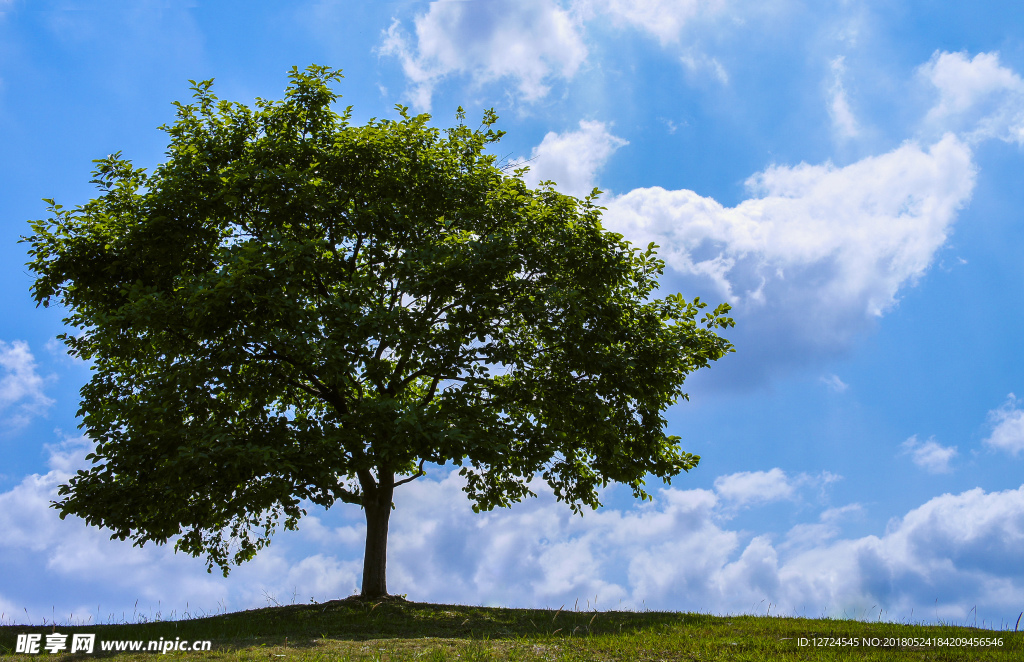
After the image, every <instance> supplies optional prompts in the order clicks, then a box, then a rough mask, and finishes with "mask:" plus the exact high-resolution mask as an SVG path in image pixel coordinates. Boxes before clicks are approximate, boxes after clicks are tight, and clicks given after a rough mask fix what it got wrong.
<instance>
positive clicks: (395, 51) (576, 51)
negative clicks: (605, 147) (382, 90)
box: [380, 0, 587, 109]
mask: <svg viewBox="0 0 1024 662" xmlns="http://www.w3.org/2000/svg"><path fill="white" fill-rule="evenodd" d="M415 26H416V27H415V37H414V38H413V37H411V36H409V35H408V34H406V33H405V31H404V30H403V28H402V25H401V23H399V22H398V21H397V20H396V21H395V22H393V23H392V25H391V27H390V28H388V30H387V31H385V32H384V35H383V43H382V45H381V47H380V53H381V54H383V55H391V56H395V57H397V58H398V59H399V61H400V62H401V63H402V70H403V72H404V73H405V76H406V78H408V79H409V81H410V82H411V83H412V85H413V89H412V91H411V93H410V94H411V97H412V103H413V105H415V106H417V107H419V108H423V109H429V108H430V103H431V97H432V95H433V91H434V87H435V86H436V85H437V84H438V83H439V82H440V81H441V80H443V79H444V78H446V77H448V76H451V75H453V74H462V75H469V76H470V77H471V78H472V79H473V80H474V81H475V82H476V83H477V84H481V83H488V82H491V81H495V80H498V79H502V78H510V79H512V80H514V81H516V83H517V84H518V86H519V92H520V94H521V95H522V98H523V99H524V100H526V101H528V102H529V101H536V100H537V99H540V98H542V97H544V96H545V95H546V94H547V93H548V91H549V89H550V81H551V80H552V79H553V78H563V79H568V78H572V76H573V75H574V74H575V73H576V71H577V70H578V69H579V67H580V65H581V64H582V63H583V61H584V60H585V59H586V56H587V48H586V46H585V45H584V43H583V38H582V36H581V34H580V26H579V25H578V23H577V21H576V20H575V19H574V18H573V17H572V15H571V14H570V13H569V12H568V11H566V10H565V9H563V8H562V7H561V6H559V4H558V3H557V2H555V1H554V0H519V1H516V2H510V1H505V0H500V1H498V2H432V3H430V8H429V9H428V10H427V12H426V13H425V14H422V15H420V16H417V17H416V19H415Z"/></svg>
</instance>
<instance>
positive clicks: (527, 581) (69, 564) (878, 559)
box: [0, 441, 1024, 622]
mask: <svg viewBox="0 0 1024 662" xmlns="http://www.w3.org/2000/svg"><path fill="white" fill-rule="evenodd" d="M83 448H84V446H83V444H82V443H81V442H80V441H72V442H67V443H65V444H64V445H61V446H56V447H54V448H53V449H51V452H52V453H53V454H54V456H55V459H54V460H53V463H52V465H51V466H53V467H60V468H59V469H58V468H54V469H52V470H51V471H50V472H49V473H47V474H45V475H35V476H29V477H26V478H25V479H24V480H23V481H22V482H21V483H20V484H19V485H17V486H15V487H14V488H13V489H12V490H10V491H8V492H5V493H2V494H0V528H2V529H3V530H4V532H5V536H4V537H3V538H2V539H0V563H3V564H4V566H5V567H8V568H16V569H17V570H18V572H17V573H16V574H14V575H12V577H14V579H12V581H11V582H9V583H7V584H5V589H4V591H5V595H3V596H0V604H2V605H3V606H4V607H5V608H6V607H7V606H12V607H14V608H17V611H18V612H19V613H21V607H28V608H29V618H30V619H32V618H33V614H37V615H36V616H35V622H39V618H40V617H41V614H42V610H43V609H45V612H46V614H47V616H49V613H50V606H51V605H53V604H54V602H58V604H57V605H56V607H57V611H58V612H60V613H64V614H66V613H68V612H74V613H75V614H76V617H77V616H82V617H83V618H84V616H83V615H86V614H90V615H95V616H96V618H97V620H104V619H105V618H106V617H107V614H106V613H105V609H111V610H114V609H116V610H117V611H118V617H120V608H122V607H123V606H127V608H128V617H129V618H131V605H132V604H133V603H134V601H135V600H136V599H139V600H140V601H141V604H142V605H143V606H144V607H143V608H142V609H141V610H140V611H141V612H142V613H144V614H146V613H148V611H147V609H146V606H149V605H151V606H152V607H153V608H155V607H156V606H157V604H158V603H159V604H162V605H163V609H164V614H165V617H166V616H167V615H169V613H170V611H171V609H172V608H174V609H176V610H177V613H178V614H179V615H180V614H181V613H182V611H183V610H184V609H185V603H186V602H187V603H189V604H190V605H191V606H190V609H192V610H193V611H201V610H204V609H205V610H207V611H210V610H215V609H217V608H230V609H240V608H245V607H255V606H263V605H265V604H267V603H273V602H280V603H286V602H292V601H295V600H297V601H301V602H306V601H308V599H309V597H311V596H315V597H316V598H317V599H319V600H323V599H329V598H337V597H343V596H345V595H348V594H350V593H352V592H353V591H354V590H355V589H356V585H357V582H358V578H359V573H360V568H361V552H362V545H361V543H362V532H363V525H362V517H361V513H360V512H359V510H358V509H357V508H347V509H346V508H341V509H339V510H337V511H330V512H328V513H320V514H318V515H316V516H315V517H314V518H313V519H306V520H303V522H301V523H300V530H299V531H298V532H296V533H288V534H283V535H279V536H278V538H277V539H276V540H275V541H274V544H273V545H271V547H270V548H268V549H266V550H264V551H263V552H261V553H260V554H259V555H258V556H257V558H256V559H255V560H254V561H253V562H251V563H249V564H247V565H245V566H243V567H242V568H240V569H238V570H236V571H235V572H234V573H233V574H232V576H231V577H229V578H228V579H226V580H225V579H223V578H221V577H220V576H219V575H208V574H206V572H205V571H204V569H203V564H202V562H201V561H198V560H195V559H191V558H189V557H182V556H181V555H174V554H172V553H171V552H170V550H169V549H168V548H166V547H152V546H147V547H146V548H144V549H138V548H133V547H131V545H130V544H129V543H121V542H117V541H110V540H107V536H106V535H105V534H104V533H103V532H102V531H99V530H96V529H92V528H88V527H86V526H85V525H84V524H83V523H81V522H79V521H76V520H72V519H69V520H66V521H61V520H60V519H59V518H57V515H56V513H55V512H54V511H53V510H52V509H50V508H48V501H49V500H50V499H52V498H53V497H54V490H55V488H56V485H57V484H58V483H60V482H61V481H63V480H66V478H67V477H68V474H67V473H66V472H65V471H64V469H66V468H68V467H71V466H73V465H75V464H76V463H77V462H79V460H78V459H76V458H77V457H78V455H77V454H79V453H81V451H82V450H83ZM758 481H760V482H761V483H763V486H762V487H766V488H768V489H770V490H771V494H773V495H774V496H776V497H780V496H781V497H783V498H789V497H791V496H792V495H793V490H792V489H791V488H792V486H793V485H794V484H795V483H796V482H798V480H796V479H793V478H787V476H786V474H785V472H783V471H782V470H780V469H772V470H771V471H766V472H751V473H748V474H735V475H733V476H731V477H723V479H721V480H720V481H718V483H717V484H716V491H709V490H702V489H693V490H683V489H677V488H666V489H661V490H658V491H656V492H655V493H654V494H655V499H654V502H653V503H644V504H637V505H636V506H634V507H631V508H625V509H602V510H598V511H594V512H587V513H586V514H585V515H584V516H583V517H579V516H576V515H573V514H572V513H571V512H570V511H569V509H568V508H566V507H565V506H564V504H560V503H558V502H557V501H555V499H554V496H553V495H552V494H551V491H550V490H548V489H544V488H542V487H541V486H539V485H538V486H535V491H537V492H538V494H539V495H540V497H539V498H537V499H531V500H528V501H526V502H524V503H522V504H518V505H516V506H515V507H513V508H511V509H497V510H494V511H491V512H486V513H481V514H474V513H473V512H472V510H471V508H470V506H469V503H468V501H467V500H466V499H465V495H464V494H463V493H462V491H461V488H462V486H463V482H462V480H461V479H460V478H459V476H458V475H457V473H456V472H455V471H451V472H447V471H445V470H443V469H442V470H440V471H439V472H438V478H428V479H420V480H417V481H414V482H413V483H411V484H409V485H406V486H404V487H403V488H402V489H401V490H399V491H398V493H397V494H396V501H397V504H396V510H395V513H394V515H393V516H392V526H391V533H390V536H389V544H390V549H389V561H388V570H389V585H390V587H391V588H392V590H396V591H401V592H403V593H408V594H409V597H410V598H411V599H414V600H424V601H432V602H453V603H463V604H492V605H506V606H551V607H557V606H559V605H562V604H566V603H572V602H573V601H574V600H576V599H577V598H579V599H580V600H581V603H582V601H583V600H588V601H589V600H594V599H595V598H596V604H595V605H594V606H596V607H597V608H600V609H612V608H638V609H642V608H645V607H646V608H653V609H674V610H690V611H702V612H709V611H710V612H713V613H741V612H750V611H752V609H754V607H755V606H756V605H767V604H768V603H769V602H770V603H773V604H774V605H777V607H776V608H777V609H778V610H779V612H785V613H795V614H805V613H806V614H808V615H812V616H817V615H820V614H822V613H824V614H829V615H838V616H841V615H843V614H844V613H846V614H847V615H857V616H860V615H862V611H863V610H866V609H867V608H868V607H870V606H871V605H878V606H879V607H880V608H881V609H883V610H884V611H885V616H884V617H886V618H894V619H901V618H908V617H910V614H911V610H912V609H914V610H916V611H915V613H916V614H917V616H916V617H917V618H928V617H929V616H930V615H931V614H933V613H934V615H935V617H937V618H942V619H963V618H964V617H966V615H967V613H968V611H969V610H970V609H971V608H972V607H973V606H974V605H977V610H978V613H979V614H981V616H982V618H987V619H989V620H990V621H991V620H992V619H996V618H1000V617H1004V616H1005V617H1009V616H1010V611H1011V610H1013V609H1017V607H1018V605H1019V603H1020V601H1021V599H1022V598H1024V573H1022V572H1021V570H1020V568H1022V567H1024V545H1022V544H1021V543H1022V542H1024V487H1022V488H1021V489H1019V490H1008V491H1005V492H993V493H986V492H984V491H983V490H981V489H974V490H970V491H968V492H964V493H962V494H959V495H950V494H946V495H942V496H940V497H936V498H934V499H931V500H930V501H928V502H927V503H925V504H924V505H922V506H920V507H918V508H916V509H914V510H912V511H910V512H909V513H907V514H906V515H905V516H904V517H902V518H899V519H897V520H894V521H893V522H891V523H890V525H889V527H888V529H887V531H886V532H885V533H884V534H882V535H881V536H865V537H862V538H855V539H844V538H842V537H841V535H840V534H841V526H840V524H841V523H842V521H844V520H845V519H848V518H850V517H854V516H856V515H857V514H858V513H860V512H861V511H862V510H863V509H862V507H861V506H859V505H858V504H849V505H847V506H843V507H841V508H832V509H829V510H825V511H823V512H821V513H820V515H819V516H818V517H817V518H816V520H814V521H811V522H809V523H806V524H799V525H797V526H795V527H793V528H792V529H791V530H790V531H789V532H788V533H787V534H786V535H785V536H784V537H783V539H782V540H781V542H776V541H775V536H774V535H773V534H771V533H767V532H754V533H753V534H750V533H744V532H740V531H735V530H731V529H730V528H728V527H727V526H725V524H724V522H726V521H728V520H727V519H725V518H723V517H722V512H723V508H727V507H728V506H729V503H730V501H729V499H730V498H737V497H738V498H740V499H743V498H746V495H749V494H751V493H752V491H751V489H747V488H749V487H751V486H752V485H753V484H754V483H756V482H758ZM812 482H813V481H812ZM787 486H788V487H787ZM613 489H614V488H613ZM787 495H788V496H787ZM727 497H728V498H727ZM42 587H47V588H48V589H49V591H47V590H41V588H42ZM55 587H60V590H59V592H58V593H53V592H52V591H53V590H54V588H55ZM98 601H103V602H104V605H105V606H101V608H100V612H99V613H98V614H93V612H94V611H95V605H96V602H98ZM197 607H198V609H197ZM762 608H763V607H762ZM925 608H927V609H928V611H927V612H925ZM773 613H776V612H775V611H774V610H773ZM1013 613H1014V615H1015V614H1016V612H1013ZM62 618H63V616H62Z"/></svg>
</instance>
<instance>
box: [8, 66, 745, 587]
mask: <svg viewBox="0 0 1024 662" xmlns="http://www.w3.org/2000/svg"><path fill="white" fill-rule="evenodd" d="M340 78H341V74H340V72H338V71H335V70H332V69H329V68H326V67H319V66H311V67H309V68H307V69H306V70H305V71H299V70H298V69H296V68H293V69H292V71H291V73H290V83H289V85H288V87H287V90H286V94H285V98H284V99H283V100H281V101H267V100H263V99H257V100H256V102H255V105H254V107H252V108H250V107H247V106H245V105H243V104H239V103H231V102H227V101H222V100H218V99H217V97H216V96H214V94H213V92H212V81H203V82H199V83H196V82H194V81H193V82H192V85H193V90H194V102H192V103H191V104H182V103H176V104H175V105H176V108H177V110H176V119H175V121H174V123H173V124H172V125H170V126H163V127H160V128H161V129H162V130H164V131H165V132H166V133H167V134H168V136H169V139H170V143H169V147H168V150H167V153H166V160H165V162H164V163H162V164H161V165H159V166H157V167H156V168H155V169H154V170H153V172H152V173H147V172H146V171H145V170H144V169H142V168H137V167H135V166H134V165H133V164H132V163H131V162H129V161H128V160H126V159H124V158H122V156H121V154H120V153H118V154H114V155H111V156H109V157H107V158H104V159H100V160H98V161H96V162H95V163H96V164H97V165H96V170H95V172H94V175H95V179H94V180H93V181H94V183H95V184H96V185H97V187H98V189H99V192H100V194H99V195H98V197H96V198H95V199H93V200H90V201H88V202H86V203H85V204H83V205H81V206H77V207H74V208H71V209H68V208H64V207H62V206H61V205H59V204H57V203H55V202H54V201H53V200H47V201H46V202H47V203H48V204H49V214H50V217H49V218H47V219H45V220H38V221H33V222H32V223H31V228H32V234H31V235H30V236H27V237H25V238H24V239H23V241H25V242H27V243H28V244H30V250H29V255H30V259H31V261H30V262H29V263H28V265H29V267H30V268H31V269H32V270H33V271H34V272H35V274H36V280H35V283H34V285H33V287H32V294H33V296H34V298H35V300H36V302H37V304H41V305H44V306H46V305H49V304H50V303H51V301H54V300H55V301H56V302H58V303H59V304H60V305H61V306H63V307H64V308H65V309H66V310H67V311H68V312H67V317H66V319H65V322H66V324H68V325H69V326H70V327H73V328H74V329H76V330H77V331H76V332H74V333H66V334H64V335H62V336H61V340H62V341H63V342H64V343H65V344H66V345H67V347H68V351H69V353H70V354H71V355H73V356H76V357H79V358H81V359H85V360H87V361H89V362H90V363H91V367H92V377H91V379H90V381H89V382H88V383H87V384H86V385H85V386H84V387H83V388H82V389H81V409H80V411H79V415H80V416H81V419H82V427H83V428H84V429H85V433H86V434H87V435H88V437H89V438H90V439H91V440H92V441H93V442H95V448H94V450H93V451H92V453H91V454H90V455H89V457H88V459H89V460H90V461H91V462H92V465H91V467H89V468H88V470H83V471H79V472H78V474H77V475H76V476H74V477H73V478H71V479H70V481H69V483H68V484H66V485H64V486H62V487H61V488H60V496H61V497H62V498H61V500H60V501H58V502H56V503H55V504H54V505H55V507H56V508H58V509H59V511H60V514H61V517H65V516H67V515H76V516H79V517H82V518H84V519H85V520H86V521H87V522H88V523H89V524H92V525H97V526H102V527H106V528H107V529H109V530H110V531H112V537H114V538H119V539H121V540H125V539H130V540H132V541H134V542H135V544H137V545H142V544H145V543H147V542H155V543H158V544H159V543H166V542H168V541H169V540H172V539H174V545H175V547H176V548H177V549H179V550H182V551H184V552H187V553H189V554H192V555H195V556H205V557H206V559H207V566H208V569H211V568H212V567H213V566H214V565H216V566H219V567H220V568H221V569H222V570H223V571H224V573H225V574H227V572H228V569H229V567H230V566H231V565H232V564H233V563H241V562H243V561H245V560H248V559H250V558H252V557H253V556H254V555H255V554H256V552H257V551H258V550H259V549H260V548H261V547H263V546H264V545H266V544H267V543H268V542H269V539H270V536H271V534H272V533H273V531H274V530H275V529H276V528H277V527H279V526H283V527H284V528H286V529H294V528H296V527H297V524H298V522H299V519H300V518H301V517H302V516H303V515H304V514H305V510H304V507H305V506H306V504H308V503H311V504H316V505H319V506H323V507H330V506H332V505H334V504H335V503H337V502H339V501H341V502H345V503H351V504H357V505H359V506H361V507H362V508H363V509H364V510H365V511H366V518H367V547H366V558H365V562H364V574H363V586H362V591H363V595H364V596H376V595H384V594H386V593H387V588H386V580H385V562H386V543H387V526H388V516H389V514H390V511H391V509H392V497H393V491H394V489H395V488H396V487H398V486H400V485H402V484H404V483H406V482H408V481H410V480H413V479H415V478H417V477H419V476H422V475H424V473H425V472H426V470H427V469H428V468H429V466H432V465H444V464H448V463H452V464H454V465H457V466H461V474H462V476H464V477H465V480H466V485H465V492H466V494H467V495H468V497H469V499H471V500H472V502H473V504H474V509H484V510H486V509H490V508H493V507H495V506H508V505H510V504H512V503H513V502H516V501H519V500H521V499H522V498H524V497H525V496H528V495H530V494H531V490H530V482H531V481H532V480H533V479H534V478H535V477H536V476H537V475H539V476H541V477H542V478H543V480H545V481H546V482H547V483H548V484H549V485H550V486H551V488H552V489H553V490H554V493H555V495H556V496H557V497H558V498H559V499H560V500H562V501H564V502H566V503H567V504H568V505H569V506H570V507H572V508H573V509H574V510H576V511H579V510H580V509H581V508H583V507H584V506H589V507H595V508H596V507H597V506H598V505H600V504H599V499H598V491H597V490H598V488H599V487H601V486H603V485H606V484H607V483H608V482H609V481H615V482H618V483H622V484H625V485H628V486H630V487H631V488H632V490H633V493H634V495H636V496H637V497H640V498H644V497H646V496H647V493H646V492H645V490H644V485H645V483H644V478H645V477H646V476H648V475H653V476H657V477H661V478H663V479H665V480H670V479H671V478H672V477H673V476H676V475H678V474H679V473H680V472H682V471H688V470H689V469H691V468H693V467H694V466H696V464H697V462H698V460H699V458H698V457H696V456H694V455H691V454H689V453H687V452H685V451H683V450H682V449H681V448H680V445H679V437H677V436H670V435H666V434H665V425H666V421H665V418H664V412H665V409H666V408H667V407H668V406H669V405H670V404H672V403H673V402H675V401H676V400H677V399H679V398H681V397H684V398H685V397H686V395H685V393H684V392H683V390H682V386H683V382H684V379H685V378H686V376H687V375H688V374H689V373H690V372H692V371H694V370H697V369H699V368H702V367H705V366H708V365H709V364H710V362H712V361H715V360H717V359H719V358H720V357H722V356H723V355H724V354H725V353H726V352H728V351H731V349H732V347H731V345H730V343H729V342H728V341H727V340H725V339H723V338H721V337H720V336H718V335H717V333H716V329H722V328H727V327H729V326H731V325H732V324H733V322H732V320H731V319H730V318H728V317H726V315H727V313H728V311H729V306H728V305H726V304H723V305H721V306H718V307H717V308H715V309H714V310H713V311H709V312H706V313H704V315H703V317H700V315H701V311H702V309H704V308H705V306H706V304H705V303H703V302H701V301H700V300H699V299H694V300H692V301H686V300H684V299H683V297H682V296H681V295H679V294H673V295H670V296H667V297H665V298H663V299H655V298H653V296H652V295H653V293H654V291H655V289H656V287H657V285H658V281H657V279H658V277H659V276H660V275H661V274H662V271H663V268H664V263H663V262H662V261H661V260H659V259H658V258H657V256H656V254H655V250H654V249H655V247H654V246H653V245H651V246H648V247H647V248H646V249H645V250H642V249H638V248H636V247H633V246H632V245H631V244H630V243H629V242H627V241H626V240H625V239H624V238H623V237H622V236H621V235H619V234H616V233H612V232H607V231H605V230H604V229H603V228H602V225H601V210H602V208H601V207H599V206H597V204H596V196H597V193H598V192H597V191H596V189H595V192H594V194H593V195H591V196H588V197H587V198H585V199H583V200H579V199H576V198H573V197H570V196H566V195H562V194H560V193H558V192H557V191H556V190H555V189H554V186H553V183H551V182H548V183H545V184H543V185H541V187H540V188H539V189H531V188H529V187H527V186H526V185H525V184H524V182H523V179H522V174H523V171H522V170H516V171H514V172H509V170H508V169H507V168H506V169H502V168H501V167H499V165H498V164H497V163H496V158H495V156H494V155H492V154H490V153H488V151H487V150H488V146H489V145H491V144H492V143H495V142H496V141H498V140H499V139H500V138H501V136H502V133H503V132H501V131H496V130H495V129H494V128H493V125H494V123H495V122H496V120H497V117H496V115H495V114H494V112H493V111H488V112H486V113H485V114H484V116H483V122H482V124H481V125H480V127H479V128H477V129H470V128H468V127H467V126H466V125H465V124H464V118H465V115H464V113H463V112H462V110H461V109H459V113H458V124H457V125H456V126H454V127H452V128H448V129H445V130H443V131H442V130H439V129H437V128H433V127H431V126H430V125H429V121H430V118H429V116H427V115H416V116H411V115H410V114H409V113H408V112H407V109H405V108H403V107H401V106H399V107H398V113H399V115H400V118H399V119H397V120H394V121H392V120H377V119H373V120H370V121H369V122H367V123H366V124H364V125H361V126H359V125H354V124H352V123H351V121H350V120H351V107H349V108H348V109H346V110H344V111H343V112H340V113H339V112H337V111H336V110H335V107H334V104H335V102H336V101H337V99H338V97H339V95H338V94H337V93H335V92H334V90H333V87H332V86H333V85H334V84H336V83H337V82H338V80H339V79H340Z"/></svg>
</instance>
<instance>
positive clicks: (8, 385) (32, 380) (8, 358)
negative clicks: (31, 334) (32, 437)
mask: <svg viewBox="0 0 1024 662" xmlns="http://www.w3.org/2000/svg"><path fill="white" fill-rule="evenodd" d="M0 369H2V370H3V372H2V373H0V374H2V377H0V415H3V417H4V419H5V424H6V426H8V427H15V428H16V427H21V426H23V425H25V424H27V423H28V421H29V420H30V419H31V418H32V417H33V416H36V415H38V414H40V413H42V411H43V410H44V409H46V408H47V407H49V406H50V405H52V404H53V400H51V399H50V398H48V397H46V395H44V394H43V385H44V383H45V381H46V380H45V379H43V378H42V377H40V376H39V375H38V374H37V373H36V363H35V358H34V357H33V356H32V353H31V352H30V351H29V348H28V344H27V343H24V342H22V341H20V340H15V341H14V342H12V343H11V344H7V343H5V342H4V341H2V340H0Z"/></svg>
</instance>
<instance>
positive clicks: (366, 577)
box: [360, 472, 395, 599]
mask: <svg viewBox="0 0 1024 662" xmlns="http://www.w3.org/2000/svg"><path fill="white" fill-rule="evenodd" d="M366 487H367V486H365V485H364V486H363V510H364V511H365V512H366V551H365V553H364V554H363V586H362V590H361V591H360V596H361V597H363V598H371V599H372V598H381V597H385V596H387V594H388V580H387V564H388V520H389V519H390V518H391V499H392V497H393V496H394V493H395V478H394V475H393V474H391V473H390V472H380V475H379V476H378V478H377V481H376V485H375V486H374V487H373V488H371V489H370V490H367V489H366Z"/></svg>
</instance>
